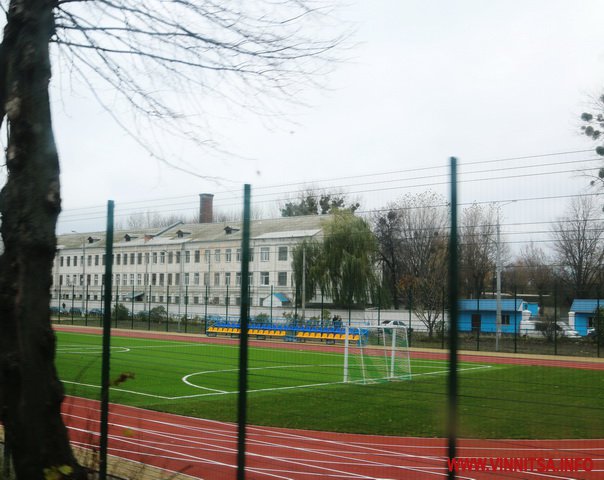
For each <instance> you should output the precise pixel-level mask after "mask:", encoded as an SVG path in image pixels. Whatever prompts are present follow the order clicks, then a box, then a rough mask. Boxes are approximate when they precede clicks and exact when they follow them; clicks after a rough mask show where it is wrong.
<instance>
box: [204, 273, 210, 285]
mask: <svg viewBox="0 0 604 480" xmlns="http://www.w3.org/2000/svg"><path fill="white" fill-rule="evenodd" d="M203 284H204V285H208V286H209V285H210V274H209V273H208V272H205V273H204V274H203Z"/></svg>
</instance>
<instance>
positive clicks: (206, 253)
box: [203, 250, 210, 263]
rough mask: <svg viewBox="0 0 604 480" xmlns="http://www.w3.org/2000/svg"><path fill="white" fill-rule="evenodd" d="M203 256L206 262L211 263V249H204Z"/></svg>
mask: <svg viewBox="0 0 604 480" xmlns="http://www.w3.org/2000/svg"><path fill="white" fill-rule="evenodd" d="M203 258H204V260H205V262H206V263H210V251H209V250H204V251H203Z"/></svg>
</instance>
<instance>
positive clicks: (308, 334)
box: [206, 317, 367, 345]
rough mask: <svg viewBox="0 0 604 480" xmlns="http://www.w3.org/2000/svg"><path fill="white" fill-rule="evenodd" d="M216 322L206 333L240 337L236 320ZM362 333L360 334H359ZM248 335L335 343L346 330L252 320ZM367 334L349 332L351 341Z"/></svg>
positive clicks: (290, 340) (239, 329)
mask: <svg viewBox="0 0 604 480" xmlns="http://www.w3.org/2000/svg"><path fill="white" fill-rule="evenodd" d="M213 321H214V323H213V324H212V325H211V326H210V327H208V329H207V331H206V334H207V335H208V336H211V337H215V336H217V335H220V334H223V335H229V336H231V337H238V336H239V335H240V333H241V325H240V323H239V322H235V321H231V322H229V321H225V320H222V319H221V318H220V317H218V318H217V319H214V320H213ZM359 333H360V334H359ZM248 335H250V336H254V337H255V338H256V339H259V340H264V339H266V338H267V337H268V338H277V339H278V338H282V339H283V340H284V341H286V342H306V341H319V342H324V343H326V344H328V345H330V344H331V345H333V344H335V343H336V342H342V343H343V342H345V341H346V330H345V329H344V328H343V327H331V326H330V327H318V326H315V327H306V326H291V325H282V324H266V323H258V322H250V323H249V324H248ZM366 336H367V331H366V330H361V331H360V332H358V331H354V332H349V334H348V341H349V342H362V341H364V339H365V337H366Z"/></svg>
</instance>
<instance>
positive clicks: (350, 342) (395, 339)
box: [344, 325, 411, 384]
mask: <svg viewBox="0 0 604 480" xmlns="http://www.w3.org/2000/svg"><path fill="white" fill-rule="evenodd" d="M410 379H411V361H410V355H409V342H408V337H407V328H406V327H404V326H399V325H396V326H395V325H393V326H371V325H368V326H362V327H350V326H347V327H346V331H345V338H344V382H345V383H362V384H366V383H376V382H388V381H399V380H410Z"/></svg>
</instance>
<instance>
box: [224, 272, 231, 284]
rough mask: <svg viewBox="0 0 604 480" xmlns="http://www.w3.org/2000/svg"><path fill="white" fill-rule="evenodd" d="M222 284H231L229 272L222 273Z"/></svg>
mask: <svg viewBox="0 0 604 480" xmlns="http://www.w3.org/2000/svg"><path fill="white" fill-rule="evenodd" d="M224 284H225V285H230V284H231V272H226V273H225V274H224Z"/></svg>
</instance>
